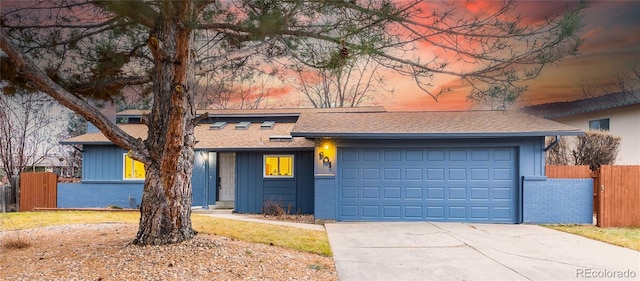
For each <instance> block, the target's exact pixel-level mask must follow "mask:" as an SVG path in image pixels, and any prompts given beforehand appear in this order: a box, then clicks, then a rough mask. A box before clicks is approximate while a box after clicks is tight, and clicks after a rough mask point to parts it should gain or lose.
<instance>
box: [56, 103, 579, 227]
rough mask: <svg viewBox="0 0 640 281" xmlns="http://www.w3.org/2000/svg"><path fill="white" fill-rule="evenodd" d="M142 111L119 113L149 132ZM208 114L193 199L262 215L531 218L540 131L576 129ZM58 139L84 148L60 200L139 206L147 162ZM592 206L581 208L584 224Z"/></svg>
mask: <svg viewBox="0 0 640 281" xmlns="http://www.w3.org/2000/svg"><path fill="white" fill-rule="evenodd" d="M140 113H141V112H136V111H127V112H121V113H119V114H118V117H119V118H121V119H124V120H126V121H127V122H128V123H127V124H121V125H120V126H121V127H122V128H123V129H124V130H125V131H126V132H128V133H129V134H131V135H132V136H134V137H144V136H145V134H146V126H145V125H143V124H139V120H140ZM200 113H204V112H200ZM209 116H210V117H209V118H208V119H207V120H205V121H203V123H202V124H200V125H199V126H197V127H196V129H195V136H196V139H197V140H198V142H197V144H196V147H195V149H196V159H195V163H194V164H195V165H194V174H193V179H192V186H193V205H194V206H197V207H202V208H214V207H216V206H218V205H230V206H233V208H234V210H235V211H236V212H239V213H260V212H261V211H262V207H263V205H264V204H265V203H266V202H270V201H271V202H276V203H278V204H280V205H281V206H283V207H285V208H287V209H289V208H290V209H291V210H292V211H293V212H300V213H307V214H314V215H315V218H316V219H317V220H324V221H374V220H375V221H377V220H383V221H385V220H386V221H405V220H430V221H472V222H491V223H521V222H530V221H531V220H528V219H527V216H526V215H525V214H526V213H527V212H529V209H531V210H533V209H536V208H537V209H538V210H539V209H545V208H547V207H546V206H544V205H540V204H538V202H537V201H532V202H528V201H527V200H526V198H524V197H525V194H530V193H531V192H530V191H528V190H534V189H533V188H530V187H540V186H542V185H544V184H547V181H548V180H551V179H546V177H544V172H545V169H544V149H545V143H544V138H545V136H556V135H577V134H580V133H581V131H580V130H578V129H576V128H573V127H570V126H567V125H563V124H559V123H557V122H554V121H550V120H546V119H543V118H539V117H535V116H532V115H528V114H525V113H521V112H516V111H465V112H387V111H385V110H384V108H382V107H365V108H342V109H272V110H267V109H265V110H216V111H214V112H209ZM64 143H66V144H82V145H83V156H84V159H83V171H84V174H83V179H82V182H81V183H80V184H76V185H73V184H65V185H61V186H59V191H58V196H59V202H58V206H59V207H71V206H73V207H87V206H91V204H98V203H99V204H102V205H103V206H105V205H106V204H107V203H106V201H107V200H112V201H111V202H120V203H118V204H122V205H124V206H127V204H129V206H132V207H134V206H136V205H137V203H139V202H137V200H139V198H140V195H141V189H142V179H143V177H144V171H143V166H142V165H141V164H140V163H137V162H136V161H134V160H132V159H129V158H128V157H127V155H126V152H125V151H124V150H122V149H120V148H118V147H116V146H114V145H113V144H111V142H109V141H108V140H107V139H106V138H105V137H104V136H103V135H102V134H100V133H89V134H86V135H82V136H79V137H76V138H72V139H68V140H65V141H64ZM589 180H590V179H589ZM580 188H581V191H580V192H571V195H570V196H577V197H580V198H579V200H578V199H576V198H567V199H566V200H568V201H569V202H578V201H580V200H583V201H586V202H589V203H590V201H591V199H592V186H590V185H588V184H582V186H581V187H580ZM541 190H543V191H541V192H547V191H544V189H541ZM547 190H548V189H547ZM80 194H81V195H80ZM527 196H530V197H531V198H533V197H535V196H538V197H540V196H541V195H540V194H534V195H527ZM544 196H548V195H544ZM116 197H117V198H116ZM105 199H107V200H105ZM580 202H582V201H580ZM110 204H116V203H110ZM567 206H569V207H571V206H572V204H567ZM93 207H98V206H93ZM590 208H591V206H590V205H589V206H588V207H587V206H585V207H584V208H578V209H580V212H581V215H582V217H581V219H582V220H588V221H589V222H588V223H590V221H591V212H592V209H590ZM573 209H576V208H573ZM532 212H533V211H532ZM585 218H586V219H585Z"/></svg>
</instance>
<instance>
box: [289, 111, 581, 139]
mask: <svg viewBox="0 0 640 281" xmlns="http://www.w3.org/2000/svg"><path fill="white" fill-rule="evenodd" d="M291 134H292V135H293V136H304V137H348V138H449V137H505V136H549V135H579V134H582V132H581V131H580V130H579V129H577V128H573V127H570V126H567V125H563V124H560V123H557V122H554V121H550V120H547V119H543V118H540V117H536V116H533V115H529V114H525V113H522V112H517V111H433V112H374V113H305V114H302V115H301V116H300V118H299V119H298V122H297V123H296V125H295V127H294V128H293V130H292V132H291Z"/></svg>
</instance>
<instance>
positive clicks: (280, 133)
mask: <svg viewBox="0 0 640 281" xmlns="http://www.w3.org/2000/svg"><path fill="white" fill-rule="evenodd" d="M260 125H261V124H260V123H253V124H251V125H250V126H249V127H248V128H246V129H236V124H235V123H230V124H227V125H226V126H224V127H223V128H222V129H218V130H214V129H210V124H201V125H198V126H196V127H195V130H194V131H195V132H194V134H195V137H196V140H198V142H197V143H196V145H195V148H196V149H206V148H215V149H218V150H224V149H234V150H235V149H256V148H258V149H280V148H312V147H313V146H314V142H313V141H312V140H308V139H305V138H302V137H295V138H294V137H292V138H291V139H290V140H289V139H287V136H290V132H291V129H292V128H293V125H294V124H293V123H276V124H275V125H274V126H273V128H271V129H262V128H261V127H260ZM118 126H120V128H122V129H123V130H124V131H125V132H126V133H128V134H129V135H131V136H132V137H134V138H142V139H145V138H146V137H147V126H146V125H143V124H121V125H118ZM272 137H276V138H275V139H274V140H271V138H272ZM60 143H62V144H100V145H104V144H111V141H109V140H108V139H107V138H106V137H105V136H104V135H103V134H102V133H100V132H98V133H89V134H84V135H81V136H78V137H74V138H70V139H67V140H64V141H61V142H60Z"/></svg>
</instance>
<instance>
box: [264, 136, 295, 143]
mask: <svg viewBox="0 0 640 281" xmlns="http://www.w3.org/2000/svg"><path fill="white" fill-rule="evenodd" d="M269 141H276V142H287V141H289V142H290V141H293V137H292V136H291V135H281V136H269Z"/></svg>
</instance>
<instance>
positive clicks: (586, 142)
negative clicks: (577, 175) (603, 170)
mask: <svg viewBox="0 0 640 281" xmlns="http://www.w3.org/2000/svg"><path fill="white" fill-rule="evenodd" d="M619 147H620V137H617V136H613V135H611V134H608V133H606V132H603V131H588V132H586V133H585V134H584V135H582V136H578V141H577V143H576V148H575V149H574V150H573V152H572V154H573V160H574V162H575V164H576V165H589V168H590V169H591V170H592V171H595V170H597V169H598V168H600V166H601V165H610V164H613V163H614V162H615V160H616V156H617V155H618V149H619Z"/></svg>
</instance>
